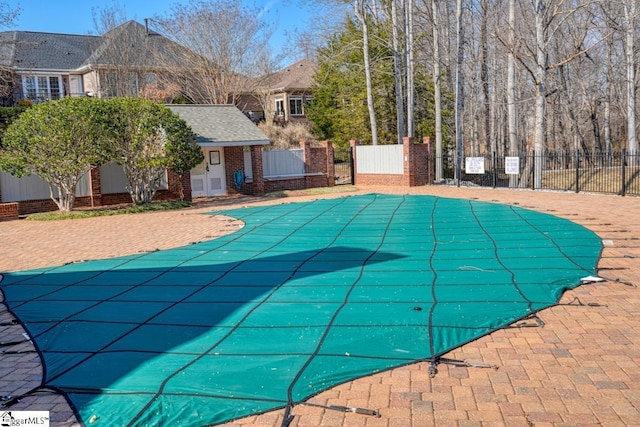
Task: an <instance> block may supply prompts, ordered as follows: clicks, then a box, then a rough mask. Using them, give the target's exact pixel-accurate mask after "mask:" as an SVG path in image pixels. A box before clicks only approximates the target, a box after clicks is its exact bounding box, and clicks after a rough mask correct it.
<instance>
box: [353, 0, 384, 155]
mask: <svg viewBox="0 0 640 427" xmlns="http://www.w3.org/2000/svg"><path fill="white" fill-rule="evenodd" d="M364 1H365V0H355V2H354V9H355V14H356V16H357V17H358V19H359V20H360V24H361V25H362V50H363V53H364V74H365V79H366V82H367V107H368V108H369V121H370V124H371V142H372V144H373V145H378V123H377V121H376V111H375V108H374V105H373V84H372V82H371V60H370V59H369V26H368V25H367V14H366V11H365V5H364Z"/></svg>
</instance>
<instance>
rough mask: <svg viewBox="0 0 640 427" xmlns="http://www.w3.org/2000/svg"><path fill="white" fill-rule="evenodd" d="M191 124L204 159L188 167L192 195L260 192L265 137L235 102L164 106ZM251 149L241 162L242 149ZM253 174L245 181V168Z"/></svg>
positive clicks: (261, 188) (262, 190)
mask: <svg viewBox="0 0 640 427" xmlns="http://www.w3.org/2000/svg"><path fill="white" fill-rule="evenodd" d="M167 107H169V109H171V110H172V111H173V112H174V113H176V114H178V115H179V116H180V117H181V118H182V119H183V120H184V121H185V122H187V124H188V125H189V126H190V127H191V129H192V130H193V132H194V133H195V134H196V141H197V142H198V145H200V146H201V147H202V154H204V161H203V162H202V163H201V164H200V165H198V166H196V167H195V168H193V169H192V170H191V194H192V197H210V196H220V195H223V194H227V193H228V192H237V191H240V190H243V192H248V193H253V194H261V193H263V192H264V182H263V179H262V146H264V145H268V144H269V138H268V137H267V136H266V135H265V134H264V133H263V132H262V131H261V130H260V129H259V128H258V127H257V126H256V125H255V124H254V123H253V122H251V120H250V119H249V118H247V116H246V115H245V114H243V113H242V111H240V110H239V109H238V108H237V107H236V106H235V105H192V104H191V105H190V104H183V105H178V104H174V105H167ZM245 147H247V149H248V150H250V152H251V164H250V165H245V160H244V157H245V156H244V149H245ZM247 167H251V173H249V175H251V176H252V177H253V179H252V182H251V183H250V184H247V183H245V179H244V178H245V177H246V176H247V175H248V173H247V171H246V170H245V169H246V168H247Z"/></svg>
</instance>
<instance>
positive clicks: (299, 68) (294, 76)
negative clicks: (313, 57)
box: [269, 59, 318, 91]
mask: <svg viewBox="0 0 640 427" xmlns="http://www.w3.org/2000/svg"><path fill="white" fill-rule="evenodd" d="M317 69H318V67H317V65H316V64H315V62H313V61H310V60H308V59H303V60H302V61H298V62H296V63H295V64H292V65H289V66H288V67H285V68H283V69H282V70H280V71H276V72H275V73H273V74H271V76H269V83H270V84H269V86H270V87H271V88H272V89H274V90H282V91H290V90H294V89H309V88H310V87H311V85H312V84H313V75H314V74H315V73H316V70H317Z"/></svg>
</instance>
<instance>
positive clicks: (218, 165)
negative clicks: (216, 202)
mask: <svg viewBox="0 0 640 427" xmlns="http://www.w3.org/2000/svg"><path fill="white" fill-rule="evenodd" d="M202 154H204V160H203V162H202V163H200V164H199V165H198V166H196V167H195V168H193V169H191V192H192V196H193V197H212V196H222V195H225V194H227V180H226V175H225V170H224V150H223V149H222V148H209V147H203V148H202Z"/></svg>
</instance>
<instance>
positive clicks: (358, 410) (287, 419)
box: [281, 402, 381, 427]
mask: <svg viewBox="0 0 640 427" xmlns="http://www.w3.org/2000/svg"><path fill="white" fill-rule="evenodd" d="M300 404H301V405H306V406H312V407H314V408H323V409H330V410H332V411H338V412H345V413H346V412H352V413H354V414H361V415H368V416H371V417H375V418H380V417H381V415H380V412H378V411H376V410H374V409H368V408H356V407H352V406H342V405H320V404H318V403H310V402H301V403H300ZM292 409H293V404H292V403H289V404H288V405H287V407H286V408H285V411H284V416H283V419H282V424H281V427H288V426H289V425H290V424H291V422H292V421H293V419H294V418H295V415H293V414H291V410H292Z"/></svg>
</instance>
